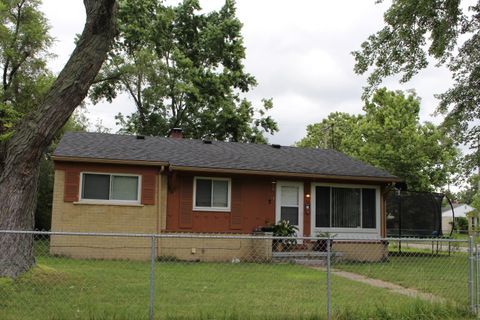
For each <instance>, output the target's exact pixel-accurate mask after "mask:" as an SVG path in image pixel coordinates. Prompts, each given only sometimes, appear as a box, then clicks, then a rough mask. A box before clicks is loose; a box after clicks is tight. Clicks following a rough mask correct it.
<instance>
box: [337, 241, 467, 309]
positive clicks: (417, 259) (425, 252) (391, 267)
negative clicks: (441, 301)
mask: <svg viewBox="0 0 480 320" xmlns="http://www.w3.org/2000/svg"><path fill="white" fill-rule="evenodd" d="M334 268H337V269H341V270H345V271H350V272H354V273H358V274H362V275H365V276H367V277H370V278H375V279H381V280H385V281H389V282H393V283H396V284H399V285H401V286H403V287H406V288H414V289H418V290H420V291H423V292H427V293H431V294H433V295H435V296H438V297H442V298H445V299H448V300H450V301H454V302H456V303H458V304H461V305H466V304H467V303H468V301H467V300H468V284H467V281H468V279H467V277H468V271H467V270H468V257H467V254H466V253H458V252H457V253H454V254H452V255H450V256H449V255H448V254H446V253H442V254H438V255H432V254H431V250H429V249H414V248H403V249H402V253H398V252H396V250H394V251H393V252H390V254H389V258H388V261H386V262H378V263H352V262H340V263H338V264H336V265H335V266H334Z"/></svg>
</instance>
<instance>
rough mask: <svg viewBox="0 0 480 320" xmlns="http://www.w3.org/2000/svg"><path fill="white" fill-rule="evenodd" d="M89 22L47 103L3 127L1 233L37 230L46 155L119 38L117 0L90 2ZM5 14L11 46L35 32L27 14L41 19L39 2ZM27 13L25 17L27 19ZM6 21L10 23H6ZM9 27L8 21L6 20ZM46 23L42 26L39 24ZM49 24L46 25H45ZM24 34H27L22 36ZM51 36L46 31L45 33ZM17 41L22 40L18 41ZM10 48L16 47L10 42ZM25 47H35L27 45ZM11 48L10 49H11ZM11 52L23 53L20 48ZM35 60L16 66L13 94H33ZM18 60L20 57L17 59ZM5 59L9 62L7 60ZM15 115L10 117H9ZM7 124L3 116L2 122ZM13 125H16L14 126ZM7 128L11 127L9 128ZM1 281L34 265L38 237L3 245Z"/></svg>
mask: <svg viewBox="0 0 480 320" xmlns="http://www.w3.org/2000/svg"><path fill="white" fill-rule="evenodd" d="M84 4H85V8H86V13H87V21H86V23H85V27H84V30H83V32H82V34H81V36H80V38H79V39H78V42H77V46H76V48H75V50H74V51H73V53H72V55H71V57H70V59H69V61H68V62H67V64H66V65H65V67H64V68H63V70H62V71H61V72H60V74H59V75H58V77H57V78H56V79H55V81H54V82H53V84H52V85H51V86H50V87H49V89H48V90H46V93H45V95H44V96H43V97H42V98H41V99H37V100H35V101H31V103H34V106H32V107H31V109H32V111H29V112H28V113H27V114H26V115H25V116H23V117H22V118H21V119H19V120H17V119H15V121H11V120H9V119H8V121H4V120H3V121H2V123H3V125H2V130H3V132H2V136H3V140H2V141H1V142H0V203H1V204H2V205H1V206H0V230H5V229H6V230H9V229H10V230H31V229H33V226H34V211H35V204H36V190H37V183H38V168H39V164H40V161H41V158H42V155H43V152H44V151H45V149H46V148H47V147H48V146H49V145H50V144H51V142H52V140H53V138H54V136H55V134H56V133H57V131H58V130H59V129H60V128H61V127H62V126H63V125H64V124H65V123H66V122H67V120H68V118H69V117H70V115H71V114H72V112H73V111H74V110H75V108H76V107H77V106H78V105H79V104H80V103H81V102H82V100H83V99H84V98H85V96H86V94H87V93H88V89H89V87H90V85H91V84H92V82H93V81H94V79H95V77H96V75H97V73H98V71H99V69H100V67H101V65H102V63H103V61H104V60H105V58H106V55H107V52H108V51H109V49H110V47H111V43H112V40H113V38H114V37H115V35H116V27H115V21H116V19H115V12H116V2H115V0H84ZM1 7H2V13H3V14H4V15H7V16H11V19H14V20H12V21H15V22H14V23H5V24H4V25H3V28H2V35H4V34H8V33H9V32H10V31H9V30H15V28H17V30H18V31H17V32H15V31H13V33H12V34H13V35H14V36H13V37H12V38H11V41H21V40H22V37H21V36H20V35H21V34H22V32H23V33H25V32H27V31H29V30H27V29H29V28H31V27H32V28H33V27H34V26H30V27H24V26H23V24H22V23H23V21H24V19H25V17H26V16H28V15H26V12H28V10H27V11H23V10H24V8H31V9H29V10H32V12H36V13H38V8H37V7H38V2H36V1H30V0H14V1H2V3H1ZM24 12H25V15H24ZM5 19H6V18H5ZM4 21H6V20H4ZM37 21H40V20H37ZM42 21H44V20H42ZM17 25H18V27H17ZM22 30H23V31H22ZM45 30H46V29H45ZM15 35H17V36H16V37H15ZM7 43H10V42H7ZM25 43H27V44H28V43H29V42H28V41H26V42H25ZM6 48H8V49H6ZM6 48H2V50H3V51H5V50H7V51H8V50H11V49H10V48H14V49H15V48H16V49H22V46H21V45H20V44H18V43H17V44H13V45H11V46H8V47H6ZM30 54H35V52H31V53H30V52H28V55H27V56H26V57H25V58H24V59H20V60H15V61H17V62H16V64H15V66H16V67H15V69H16V70H17V71H15V72H13V73H12V72H11V71H8V70H7V78H8V77H9V76H8V74H11V78H12V79H11V80H9V81H10V83H12V84H16V88H15V90H13V92H18V93H23V92H28V90H29V87H28V83H29V82H27V85H25V86H24V83H23V82H22V78H21V75H23V74H24V72H19V71H20V70H28V69H29V68H30V67H29V61H30V59H29V58H30ZM12 56H14V57H18V55H15V54H13V55H12ZM4 59H5V58H4ZM10 66H11V62H10V63H8V64H7V63H6V61H3V66H2V67H3V68H4V69H3V70H2V72H3V73H4V74H5V69H7V67H8V68H10ZM15 101H19V102H18V103H22V102H20V100H9V102H8V103H9V104H10V105H11V108H9V109H8V110H21V109H22V108H23V107H25V106H24V105H16V102H15ZM9 112H10V111H9ZM2 119H3V116H2ZM10 123H12V125H10ZM5 124H7V125H5ZM0 252H1V254H0V276H10V277H16V276H18V275H19V274H21V273H22V272H24V271H26V270H28V269H29V268H30V267H31V266H32V265H33V264H34V257H33V242H32V237H30V236H26V235H18V234H3V235H1V240H0Z"/></svg>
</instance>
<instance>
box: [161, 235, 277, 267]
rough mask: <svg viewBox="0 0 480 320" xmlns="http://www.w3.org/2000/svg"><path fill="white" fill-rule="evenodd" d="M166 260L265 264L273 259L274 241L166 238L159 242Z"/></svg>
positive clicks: (162, 255)
mask: <svg viewBox="0 0 480 320" xmlns="http://www.w3.org/2000/svg"><path fill="white" fill-rule="evenodd" d="M158 249H159V250H158V256H159V258H160V259H164V260H172V259H178V260H185V261H232V260H236V259H238V260H240V261H248V262H265V261H270V260H271V258H272V241H271V240H265V239H204V238H191V239H188V238H164V239H159V240H158Z"/></svg>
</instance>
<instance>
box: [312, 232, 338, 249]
mask: <svg viewBox="0 0 480 320" xmlns="http://www.w3.org/2000/svg"><path fill="white" fill-rule="evenodd" d="M335 236H336V234H334V233H331V232H319V233H317V237H318V238H321V239H317V241H315V244H314V246H313V250H314V251H321V252H326V251H328V239H330V251H331V249H332V243H333V238H335Z"/></svg>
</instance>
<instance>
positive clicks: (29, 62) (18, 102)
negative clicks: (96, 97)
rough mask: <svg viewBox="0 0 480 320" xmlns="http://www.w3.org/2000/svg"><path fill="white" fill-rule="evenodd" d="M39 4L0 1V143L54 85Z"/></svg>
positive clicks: (24, 0) (21, 0) (23, 0)
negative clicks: (47, 64)
mask: <svg viewBox="0 0 480 320" xmlns="http://www.w3.org/2000/svg"><path fill="white" fill-rule="evenodd" d="M39 5H40V1H38V0H0V21H1V24H0V77H1V78H0V79H1V80H0V81H1V82H0V83H1V85H0V141H1V140H5V139H7V138H8V137H10V136H11V135H12V133H13V127H14V125H15V124H16V123H17V122H18V121H19V120H20V119H21V118H22V117H23V116H24V115H25V114H26V113H27V112H30V111H31V110H32V109H34V107H35V105H36V103H38V101H41V99H42V97H43V96H44V94H45V93H46V92H47V90H48V89H49V88H50V85H51V83H52V81H53V76H52V74H51V73H50V72H49V71H48V69H47V67H46V59H47V58H48V56H49V55H48V49H49V48H50V45H51V44H52V41H53V39H52V37H51V36H50V35H49V33H48V31H49V26H48V24H47V20H46V18H45V17H44V15H43V13H42V12H41V11H39Z"/></svg>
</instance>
